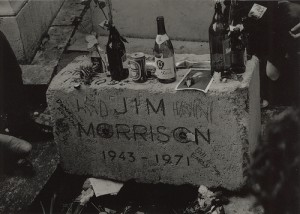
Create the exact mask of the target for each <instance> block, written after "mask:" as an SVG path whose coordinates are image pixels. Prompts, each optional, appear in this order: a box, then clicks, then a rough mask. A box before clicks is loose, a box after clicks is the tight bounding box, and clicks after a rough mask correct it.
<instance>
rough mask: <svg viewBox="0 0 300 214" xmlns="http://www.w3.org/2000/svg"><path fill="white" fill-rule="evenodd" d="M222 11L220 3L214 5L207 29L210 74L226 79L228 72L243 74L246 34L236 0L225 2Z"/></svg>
mask: <svg viewBox="0 0 300 214" xmlns="http://www.w3.org/2000/svg"><path fill="white" fill-rule="evenodd" d="M224 4H225V9H224V12H223V11H222V4H221V1H220V0H218V1H217V2H216V4H215V13H214V16H213V20H212V23H211V25H210V27H209V46H210V57H211V72H212V73H211V74H212V75H213V74H214V72H220V73H221V76H222V77H226V76H227V75H228V74H229V73H230V72H234V73H236V74H240V73H243V72H245V68H246V61H247V51H246V46H247V33H246V32H245V30H244V26H243V20H242V16H241V14H239V7H238V2H237V0H231V1H225V2H224Z"/></svg>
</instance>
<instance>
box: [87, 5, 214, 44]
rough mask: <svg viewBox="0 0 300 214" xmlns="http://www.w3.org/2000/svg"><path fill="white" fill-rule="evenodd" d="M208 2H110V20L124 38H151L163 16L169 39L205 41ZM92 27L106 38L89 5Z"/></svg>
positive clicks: (97, 15) (100, 17)
mask: <svg viewBox="0 0 300 214" xmlns="http://www.w3.org/2000/svg"><path fill="white" fill-rule="evenodd" d="M213 4H214V3H213V1H212V0H112V6H113V19H114V21H115V24H116V26H117V28H118V29H119V30H120V32H121V33H122V34H123V35H125V36H128V37H136V38H155V36H156V33H157V29H156V17H157V16H164V17H165V24H166V31H167V33H168V35H169V36H170V37H171V38H172V39H176V40H190V41H208V27H209V24H210V22H211V19H212V16H213V12H214V9H213ZM91 10H92V23H93V27H94V29H95V30H96V32H98V33H100V34H101V35H103V34H107V32H106V31H103V30H102V29H101V28H100V27H99V26H98V25H99V23H100V22H101V21H102V20H104V19H105V18H104V17H103V15H102V12H101V11H100V10H99V9H98V8H95V6H94V4H93V3H92V7H91Z"/></svg>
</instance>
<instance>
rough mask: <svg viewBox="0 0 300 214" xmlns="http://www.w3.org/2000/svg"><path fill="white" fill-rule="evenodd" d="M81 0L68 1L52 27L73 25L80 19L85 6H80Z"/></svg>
mask: <svg viewBox="0 0 300 214" xmlns="http://www.w3.org/2000/svg"><path fill="white" fill-rule="evenodd" d="M81 2H82V1H81V0H66V1H65V3H64V4H63V6H62V8H61V9H60V11H59V12H58V14H57V16H56V18H55V20H54V21H53V23H52V26H62V25H65V26H67V25H73V22H74V20H75V19H76V18H78V17H80V15H81V13H82V10H83V9H84V7H85V6H84V5H82V4H80V3H81Z"/></svg>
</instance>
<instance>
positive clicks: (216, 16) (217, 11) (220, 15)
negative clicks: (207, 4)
mask: <svg viewBox="0 0 300 214" xmlns="http://www.w3.org/2000/svg"><path fill="white" fill-rule="evenodd" d="M222 18H223V13H222V5H221V3H219V2H217V3H216V5H215V14H214V21H222Z"/></svg>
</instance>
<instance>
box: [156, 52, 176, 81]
mask: <svg viewBox="0 0 300 214" xmlns="http://www.w3.org/2000/svg"><path fill="white" fill-rule="evenodd" d="M174 62H175V60H174V56H172V57H169V58H156V57H155V66H156V72H155V74H156V76H157V78H159V79H171V78H174V77H175V76H176V72H175V63H174Z"/></svg>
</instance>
